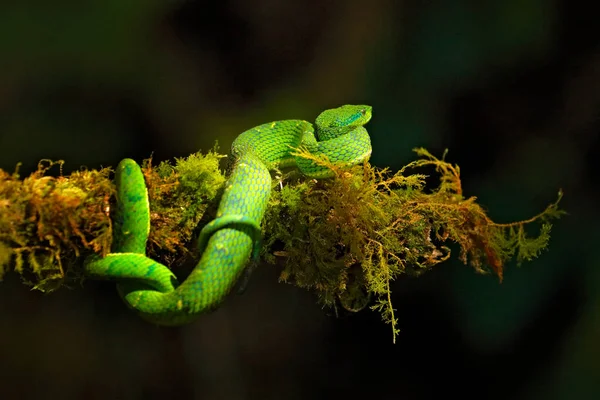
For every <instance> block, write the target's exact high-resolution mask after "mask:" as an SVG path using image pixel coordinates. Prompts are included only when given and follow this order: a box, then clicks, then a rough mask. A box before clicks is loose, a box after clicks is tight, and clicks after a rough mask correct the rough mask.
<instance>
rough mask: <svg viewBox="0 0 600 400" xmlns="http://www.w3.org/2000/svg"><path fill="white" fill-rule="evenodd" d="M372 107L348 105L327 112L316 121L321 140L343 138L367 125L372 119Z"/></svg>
mask: <svg viewBox="0 0 600 400" xmlns="http://www.w3.org/2000/svg"><path fill="white" fill-rule="evenodd" d="M371 114H372V107H371V106H367V105H353V104H346V105H344V106H341V107H338V108H332V109H330V110H325V111H323V112H322V113H321V114H319V116H318V117H317V119H316V120H315V125H316V127H317V134H318V137H319V140H328V139H333V138H335V137H338V136H341V135H343V134H345V133H348V132H350V131H352V130H353V129H356V128H358V127H361V126H363V125H365V124H366V123H367V122H369V120H370V119H371Z"/></svg>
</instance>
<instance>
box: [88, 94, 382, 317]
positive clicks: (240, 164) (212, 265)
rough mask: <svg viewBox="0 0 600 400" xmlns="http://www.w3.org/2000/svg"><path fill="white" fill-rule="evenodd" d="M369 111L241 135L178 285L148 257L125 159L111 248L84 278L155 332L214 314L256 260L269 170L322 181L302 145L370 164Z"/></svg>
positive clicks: (142, 212) (145, 220)
mask: <svg viewBox="0 0 600 400" xmlns="http://www.w3.org/2000/svg"><path fill="white" fill-rule="evenodd" d="M370 119H371V107H370V106H366V105H345V106H341V107H338V108H334V109H330V110H326V111H324V112H322V113H321V114H320V115H319V116H318V117H317V119H316V120H315V124H314V125H313V124H312V123H310V122H308V121H304V120H281V121H274V122H270V123H266V124H263V125H259V126H257V127H254V128H252V129H249V130H247V131H245V132H243V133H241V134H240V135H239V136H238V137H237V138H236V139H235V141H234V142H233V144H232V148H231V153H232V156H233V158H234V160H235V161H234V164H233V165H234V166H233V169H232V173H231V175H230V177H229V178H228V180H227V182H226V183H225V185H226V186H225V189H224V192H223V196H222V197H221V200H220V203H219V207H218V210H217V215H216V218H215V219H214V220H213V221H211V222H210V223H208V224H207V225H206V226H205V227H204V228H203V229H202V231H201V232H200V235H199V239H198V240H199V243H198V248H199V251H201V252H202V255H201V258H200V261H199V262H198V264H197V265H196V266H195V268H194V269H193V270H192V272H191V273H190V275H189V276H188V277H187V279H186V280H185V281H183V282H181V283H180V282H179V281H178V280H177V278H176V277H175V275H174V274H173V273H172V272H171V270H170V269H169V268H168V267H167V266H165V265H163V264H160V263H158V262H156V261H153V260H152V259H150V258H149V257H147V256H146V243H147V240H148V234H149V232H150V218H149V216H150V211H149V202H148V192H147V188H146V184H145V181H144V177H143V174H142V171H141V169H140V167H139V165H138V164H137V163H136V162H135V161H133V160H131V159H124V160H122V161H121V162H120V163H119V165H118V166H117V169H116V172H115V185H116V189H117V194H116V208H115V211H114V213H113V215H112V218H113V242H112V246H111V251H110V253H109V254H107V255H106V256H105V257H100V256H98V255H93V256H90V258H88V259H87V260H86V262H85V265H84V270H85V273H86V275H87V276H88V277H90V278H96V279H110V280H115V281H116V282H117V288H118V291H119V294H120V295H121V297H122V298H123V300H124V301H125V303H126V304H127V305H128V306H129V307H130V308H132V309H134V310H135V311H136V312H137V313H138V314H139V315H140V316H141V317H142V318H144V319H145V320H147V321H150V322H152V323H155V324H157V325H167V326H174V325H182V324H185V323H188V322H190V321H192V320H194V319H195V318H196V317H197V316H199V315H200V314H202V313H205V312H207V311H210V310H213V309H215V308H216V307H218V306H219V305H220V304H221V303H222V301H223V300H224V298H225V296H227V294H228V293H229V292H230V291H231V289H232V288H233V286H234V285H235V283H236V281H237V280H238V278H239V277H240V275H241V273H242V271H243V270H244V268H245V266H246V264H247V262H248V260H249V259H250V257H251V255H253V254H254V255H257V254H258V246H259V243H260V237H261V221H262V219H263V216H264V214H265V210H266V208H267V204H268V201H269V197H270V192H271V172H270V171H271V170H272V169H274V168H284V167H296V168H298V169H299V170H300V171H301V172H302V173H303V174H304V175H306V176H307V177H310V178H328V177H331V176H332V173H331V171H330V170H329V169H327V168H325V167H322V166H318V165H316V164H315V163H313V162H312V161H310V160H307V159H304V158H300V157H296V156H294V155H293V154H292V153H293V152H294V150H295V149H297V148H298V147H299V146H303V147H304V148H306V149H307V150H308V151H310V152H311V153H313V154H315V155H319V154H323V155H325V156H327V157H328V159H329V160H330V161H332V162H334V163H342V164H345V165H356V164H358V163H361V162H364V161H365V160H368V159H369V157H370V155H371V142H370V138H369V135H368V133H367V131H366V129H365V128H364V125H365V124H366V123H367V122H368V121H369V120H370Z"/></svg>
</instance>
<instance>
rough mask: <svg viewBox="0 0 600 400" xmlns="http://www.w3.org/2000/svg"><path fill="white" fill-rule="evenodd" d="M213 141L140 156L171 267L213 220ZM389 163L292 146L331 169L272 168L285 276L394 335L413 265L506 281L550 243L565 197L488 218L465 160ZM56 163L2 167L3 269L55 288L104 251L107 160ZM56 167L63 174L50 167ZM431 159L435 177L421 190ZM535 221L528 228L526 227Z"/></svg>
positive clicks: (110, 190) (217, 186) (267, 230)
mask: <svg viewBox="0 0 600 400" xmlns="http://www.w3.org/2000/svg"><path fill="white" fill-rule="evenodd" d="M217 150H218V148H217V147H215V148H214V149H213V150H211V151H209V152H208V153H207V154H201V153H196V154H193V155H191V156H189V157H186V158H178V159H175V162H174V163H171V162H166V161H164V162H161V163H159V164H158V165H157V166H154V165H153V164H152V159H151V158H149V159H147V160H144V161H143V163H142V170H143V172H144V176H145V179H146V184H147V187H148V194H149V199H150V207H151V231H150V237H149V240H148V255H149V256H150V257H152V258H154V259H156V260H158V261H160V262H162V263H164V264H166V265H169V266H170V267H172V268H174V269H177V268H178V267H179V266H181V265H183V264H184V263H185V262H187V261H189V260H190V259H192V260H193V259H197V257H198V255H197V254H195V252H194V250H195V247H194V245H193V243H194V242H195V241H194V239H195V237H196V235H197V233H198V231H199V229H201V228H202V226H203V225H204V224H205V223H208V222H209V221H210V220H211V219H213V218H214V214H215V212H216V208H217V206H218V201H219V199H220V195H221V193H222V188H223V184H224V182H225V179H226V174H225V173H224V172H223V171H222V170H221V169H220V167H219V163H220V160H221V159H222V158H223V157H225V156H224V155H221V154H219V153H218V152H217ZM415 151H416V154H417V155H418V156H419V158H418V159H417V160H415V161H412V162H411V163H409V164H408V165H406V166H405V167H403V168H402V169H401V170H399V171H398V172H396V173H392V172H391V171H390V170H389V169H387V168H383V169H380V168H376V167H374V166H372V165H370V164H368V163H364V164H361V165H357V166H353V167H345V166H339V165H334V164H331V163H330V162H329V161H328V160H327V159H326V158H323V157H315V156H313V155H311V154H310V153H308V152H307V151H305V150H304V149H298V150H297V153H296V154H297V155H298V156H301V157H305V158H308V159H311V160H313V161H314V162H316V163H319V164H321V165H323V166H325V167H327V168H330V169H331V170H332V173H333V175H334V177H333V178H331V179H320V180H315V179H307V178H305V177H303V176H301V175H300V174H299V173H298V172H297V171H295V170H292V171H289V172H286V173H282V172H281V171H275V173H274V178H275V179H274V180H273V190H272V195H271V199H270V202H269V207H268V208H267V212H266V215H265V218H264V221H263V246H262V249H261V256H262V259H263V260H264V261H265V262H266V263H267V264H271V265H278V266H280V267H281V274H280V280H281V281H283V282H288V283H292V284H295V285H297V286H299V287H301V288H305V289H309V290H312V291H314V292H315V293H316V294H317V296H318V299H319V301H320V302H321V303H322V304H324V305H326V306H328V307H332V308H333V309H334V310H337V309H338V307H343V308H344V309H346V310H349V311H354V312H356V311H360V310H362V309H364V308H366V307H369V308H371V309H372V310H375V311H377V312H379V313H380V314H381V316H382V318H383V320H384V321H385V322H387V323H389V324H391V327H392V334H393V339H394V341H395V337H396V335H397V333H398V327H397V320H398V317H397V316H396V315H395V309H394V307H393V304H392V301H391V282H392V281H393V280H395V279H397V278H398V277H399V276H400V275H401V274H404V273H406V274H410V275H420V274H422V273H424V272H426V271H428V270H430V269H431V268H432V267H433V266H434V265H437V264H439V263H441V262H443V261H445V260H447V259H449V258H450V257H451V254H452V251H451V247H452V246H454V247H457V248H458V250H459V251H458V259H460V260H461V261H462V262H463V263H465V264H468V265H470V266H471V267H473V268H474V269H475V271H477V272H478V273H484V274H487V273H494V274H495V275H496V276H497V277H498V279H499V280H500V281H502V277H503V271H504V267H505V265H506V263H507V262H508V261H510V260H511V259H513V258H516V262H517V264H520V263H522V262H524V261H529V260H531V259H533V258H535V257H537V256H538V255H539V254H540V252H541V251H542V250H544V249H546V248H547V246H548V241H549V237H550V236H549V235H550V230H551V226H552V225H551V224H550V220H552V219H555V218H559V217H560V216H561V215H562V214H564V211H562V210H559V208H558V203H559V201H560V200H561V198H562V192H559V195H558V199H557V200H556V201H555V202H554V203H552V204H550V205H549V206H548V207H547V208H546V209H545V210H544V211H543V212H542V213H540V214H539V215H537V216H535V217H533V218H530V219H528V220H524V221H518V222H514V223H507V224H500V223H496V222H494V221H492V220H491V219H490V218H489V217H488V216H487V214H486V213H485V211H484V209H483V208H482V207H481V206H480V205H479V204H477V202H476V198H475V197H465V196H464V195H463V192H462V188H461V181H460V169H459V167H458V166H456V165H452V164H450V163H448V162H446V161H445V155H446V154H445V153H444V156H443V157H442V158H441V159H438V158H436V157H434V156H433V155H431V154H430V153H429V152H427V151H426V150H425V149H415ZM62 165H63V162H62V161H58V162H51V161H47V160H43V161H42V162H40V164H39V166H38V169H37V171H35V172H34V173H33V174H31V175H30V176H29V177H27V178H25V179H23V180H21V179H20V178H19V175H18V168H17V169H16V170H15V172H14V173H12V174H9V173H7V172H4V171H2V170H0V279H1V278H2V276H3V275H4V274H5V273H7V272H8V271H11V270H14V271H16V272H17V273H19V274H20V275H21V276H22V279H23V281H24V282H25V283H26V284H28V285H30V286H32V287H33V288H35V289H38V290H41V291H45V292H50V291H53V290H56V289H58V288H59V287H61V286H65V285H67V286H68V285H70V284H72V283H74V282H78V281H81V280H82V279H85V276H83V273H82V268H81V266H82V264H83V260H84V259H85V257H87V256H88V255H89V254H91V253H92V252H95V253H98V254H106V253H108V252H109V250H110V244H111V240H112V225H111V220H110V210H111V209H112V207H113V204H114V193H115V188H114V185H113V183H112V181H111V179H110V178H111V174H112V172H113V171H112V170H111V169H109V168H104V169H101V170H98V171H95V170H81V171H77V172H74V173H72V174H71V175H69V176H63V174H62ZM53 166H59V173H58V176H55V177H53V176H48V175H47V172H48V171H49V169H50V168H51V167H53ZM426 168H433V169H434V170H435V172H436V174H437V175H438V178H439V185H438V186H437V187H434V188H428V183H429V182H428V181H429V179H428V178H430V177H429V176H427V175H425V174H424V173H422V172H417V171H418V170H419V169H426ZM534 223H538V224H540V225H541V228H540V230H539V233H538V234H537V235H534V236H531V237H530V236H528V234H527V232H526V226H529V225H532V224H534Z"/></svg>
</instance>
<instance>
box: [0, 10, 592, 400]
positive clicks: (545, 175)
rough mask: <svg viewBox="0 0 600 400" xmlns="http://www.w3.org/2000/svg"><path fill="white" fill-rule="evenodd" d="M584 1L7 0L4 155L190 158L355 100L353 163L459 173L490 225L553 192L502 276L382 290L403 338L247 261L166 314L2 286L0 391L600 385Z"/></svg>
mask: <svg viewBox="0 0 600 400" xmlns="http://www.w3.org/2000/svg"><path fill="white" fill-rule="evenodd" d="M598 31H599V30H598V28H597V15H596V14H595V13H593V12H592V10H590V9H586V8H585V7H584V3H583V2H581V1H567V0H561V1H559V0H557V1H542V0H521V1H517V0H505V1H497V0H496V1H489V2H478V1H472V0H454V1H437V2H436V1H418V0H408V1H391V0H371V1H368V2H364V1H357V0H346V1H341V0H338V1H335V0H331V1H324V0H320V1H317V0H305V1H298V0H287V1H279V2H278V1H272V0H253V1H249V0H247V1H241V0H237V1H235V0H231V1H220V2H217V1H214V2H194V1H183V0H170V1H167V0H162V1H158V0H143V1H142V0H130V1H121V0H118V1H117V0H105V1H97V0H96V1H93V0H88V1H81V2H73V1H61V0H56V1H52V2H44V1H37V2H34V1H16V0H12V1H11V0H9V1H5V2H2V5H0V168H2V169H5V170H9V171H12V170H14V168H15V165H16V164H17V163H18V162H23V165H22V167H21V172H22V173H23V175H25V174H28V173H30V172H31V171H33V170H34V169H35V166H36V164H37V162H38V161H39V160H40V159H42V158H51V159H63V160H65V161H66V165H65V170H64V172H65V173H70V172H71V171H73V170H76V169H78V168H80V167H81V166H86V167H89V168H98V167H101V166H115V165H116V164H117V163H118V161H119V160H120V159H121V158H124V157H133V158H135V159H137V160H142V159H143V158H147V157H148V156H150V155H151V154H152V155H153V157H154V159H155V160H167V159H172V158H173V157H183V156H186V155H188V154H190V153H192V152H195V151H197V150H199V149H201V150H204V151H206V150H208V149H210V148H212V147H213V145H214V144H215V141H217V140H218V142H219V145H220V150H221V152H224V153H226V152H227V151H228V149H229V146H230V144H231V142H232V141H233V139H234V138H235V136H236V135H237V134H239V133H240V132H242V131H243V130H245V129H247V128H250V127H252V126H255V125H258V124H261V123H264V122H268V121H272V120H276V119H287V118H302V119H308V120H312V119H314V118H315V117H316V115H317V114H318V113H319V112H320V111H322V110H323V109H326V108H330V107H335V106H338V105H341V104H345V103H367V104H371V105H372V106H373V107H374V115H373V120H372V122H371V123H369V125H368V126H367V128H368V129H369V132H370V133H371V137H372V142H373V148H374V150H373V157H372V159H371V161H372V163H373V164H375V165H378V166H381V167H383V166H390V167H392V168H393V169H397V168H399V167H400V166H402V165H403V164H405V163H407V162H409V161H411V160H412V159H414V155H413V153H412V152H411V149H412V148H413V147H417V146H422V147H426V148H427V149H429V150H430V151H432V152H433V153H434V154H436V155H438V156H439V155H441V154H442V151H443V149H444V148H449V154H448V158H447V159H448V160H449V161H450V162H453V163H457V164H459V165H460V167H461V171H462V178H463V184H464V191H465V195H467V196H471V195H474V196H477V197H478V199H479V202H480V203H481V204H482V205H484V206H485V207H486V209H487V210H488V211H489V214H490V216H491V217H492V218H493V219H494V220H496V221H497V222H508V221H513V220H518V219H524V218H528V217H530V216H532V215H534V214H536V213H537V212H539V211H541V210H542V209H543V208H544V207H545V206H546V205H547V204H548V203H550V202H551V201H553V200H554V199H555V197H556V193H557V191H558V189H559V188H563V189H564V191H565V198H564V202H563V203H562V207H563V208H565V209H566V210H567V211H568V212H569V214H570V215H568V216H566V217H563V219H561V220H559V221H558V222H557V223H556V225H555V227H554V230H553V235H552V240H551V243H550V249H549V251H547V252H544V253H542V255H541V256H540V258H539V259H537V260H535V261H534V262H531V263H527V264H525V265H523V266H522V267H520V268H517V267H516V266H515V265H509V266H508V267H507V270H506V274H505V280H504V283H502V284H501V285H499V284H498V282H497V280H496V279H495V278H494V277H492V276H479V275H476V274H475V273H474V272H473V271H472V270H471V269H470V268H468V267H466V266H464V265H462V264H461V263H459V262H458V261H456V260H455V261H451V262H447V263H445V264H443V265H439V266H437V267H436V268H434V270H433V271H431V272H429V273H427V274H425V275H424V276H423V277H421V278H418V279H410V278H403V279H399V280H398V281H396V282H395V283H394V286H393V301H394V304H395V306H396V309H397V315H398V317H399V322H400V323H399V325H400V328H401V330H402V331H401V334H400V336H399V338H398V343H397V344H396V345H393V344H392V335H391V329H390V327H389V326H387V325H384V324H383V323H381V322H380V319H379V315H378V314H377V313H374V312H370V311H363V312H362V313H359V314H356V315H349V316H346V315H344V316H341V317H340V318H336V317H335V316H333V315H331V313H330V312H327V311H326V310H321V309H320V307H319V306H318V305H317V304H315V298H314V297H313V296H312V295H311V294H310V293H306V292H304V291H302V290H299V289H296V288H295V287H293V286H290V285H285V284H279V283H277V276H278V271H276V270H274V269H272V268H270V267H264V268H261V269H259V270H258V271H257V272H256V273H255V274H254V275H253V276H252V279H251V281H250V285H249V287H248V289H247V290H246V293H245V294H244V295H242V296H238V295H232V296H231V297H230V299H229V300H228V301H227V302H226V303H225V304H224V305H223V306H222V307H221V308H220V309H219V310H218V311H216V312H214V313H212V314H209V315H206V316H204V317H203V318H201V319H200V320H199V321H198V322H197V323H195V324H192V325H189V326H186V327H183V328H178V329H161V328H155V327H152V326H149V325H148V324H146V323H144V322H142V321H140V320H139V319H138V318H136V317H135V316H134V315H133V314H132V313H130V312H129V311H128V310H127V309H126V308H125V306H124V305H123V304H122V303H121V301H120V299H119V298H118V296H117V294H116V292H115V289H114V286H113V285H112V284H110V283H100V282H86V283H85V285H84V287H73V288H72V289H71V290H69V289H65V290H61V291H59V292H57V293H53V294H51V295H47V296H45V295H43V294H40V293H38V292H31V291H28V289H27V288H26V287H25V286H23V285H21V284H20V283H19V280H18V278H17V277H16V276H14V275H11V276H8V277H7V279H5V281H4V282H3V283H1V284H0V315H1V317H2V322H1V324H2V326H1V327H0V343H2V344H1V345H0V387H1V388H2V389H1V391H2V392H1V393H2V394H1V395H0V397H2V398H3V399H4V398H6V399H17V398H19V399H37V398H63V399H78V398H82V399H83V398H86V399H107V398H128V399H137V398H144V399H153V398H170V397H177V398H198V399H233V400H237V399H282V398H285V399H331V398H361V397H362V398H377V399H380V400H381V399H399V398H402V399H430V398H439V397H440V396H447V395H448V394H452V395H457V396H461V397H462V398H478V399H507V398H510V399H597V398H600V362H599V359H600V340H599V339H600V269H599V268H598V264H599V262H600V255H599V253H598V251H597V246H598V243H599V241H600V234H599V233H598V232H599V231H600V227H599V226H598V223H599V222H600V220H599V218H598V211H597V207H596V204H597V202H598V200H599V197H600V193H599V191H598V188H597V186H596V185H597V184H598V174H597V172H598V170H597V168H593V165H595V162H594V158H595V157H597V154H598V150H600V140H599V139H600V135H598V133H599V131H600V40H599V39H600V35H599V32H598Z"/></svg>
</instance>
